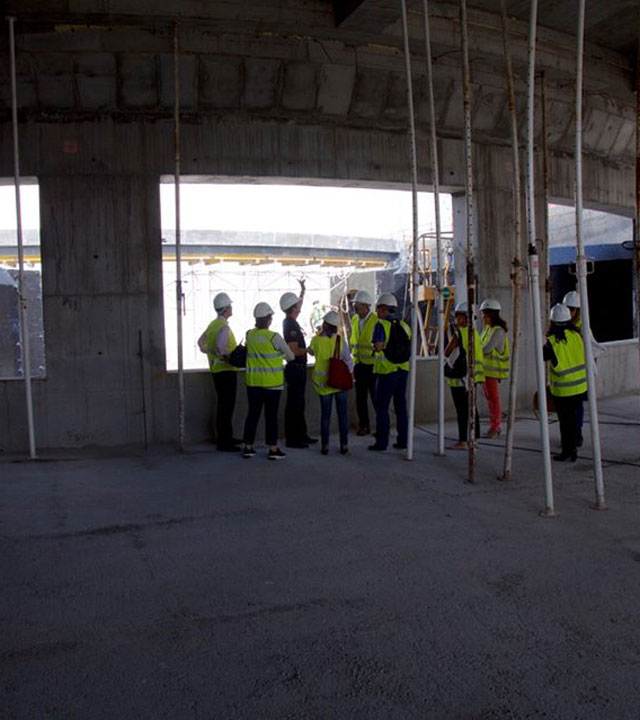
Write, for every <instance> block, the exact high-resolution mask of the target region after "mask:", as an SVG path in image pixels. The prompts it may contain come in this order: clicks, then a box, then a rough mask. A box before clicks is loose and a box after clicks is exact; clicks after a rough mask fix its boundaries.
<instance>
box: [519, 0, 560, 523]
mask: <svg viewBox="0 0 640 720" xmlns="http://www.w3.org/2000/svg"><path fill="white" fill-rule="evenodd" d="M537 22H538V0H531V15H530V18H529V42H528V50H527V62H528V67H527V168H526V170H527V192H526V199H527V238H528V240H529V251H528V252H529V286H530V289H531V304H532V310H533V329H534V341H535V342H534V344H535V358H536V377H537V380H538V406H539V416H540V439H541V443H542V463H543V467H544V491H545V508H544V510H541V511H540V515H541V516H542V517H547V518H552V517H555V516H556V514H555V510H554V508H553V476H552V474H551V445H550V442H549V414H548V412H547V393H546V390H547V388H546V379H545V372H544V370H545V368H544V358H543V355H542V344H543V343H542V319H541V317H540V267H539V262H538V251H537V249H536V215H535V213H536V209H535V185H534V160H535V159H534V142H533V141H534V135H533V133H534V114H535V88H536V25H537Z"/></svg>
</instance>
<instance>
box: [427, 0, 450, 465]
mask: <svg viewBox="0 0 640 720" xmlns="http://www.w3.org/2000/svg"><path fill="white" fill-rule="evenodd" d="M422 8H423V16H424V42H425V59H426V62H427V91H428V97H429V125H430V128H429V129H430V131H431V133H430V135H431V167H432V172H433V202H434V211H435V221H436V256H437V263H438V270H437V272H436V293H437V298H436V301H437V313H438V451H437V452H436V455H444V454H445V452H444V297H443V296H442V292H443V289H444V287H445V285H446V284H447V283H446V278H445V275H444V257H443V254H442V231H441V223H440V169H439V163H438V137H437V135H436V106H435V100H434V97H433V63H432V60H431V28H430V27H429V0H423V4H422Z"/></svg>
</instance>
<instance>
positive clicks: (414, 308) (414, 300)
mask: <svg viewBox="0 0 640 720" xmlns="http://www.w3.org/2000/svg"><path fill="white" fill-rule="evenodd" d="M400 4H401V7H402V34H403V36H404V64H405V70H406V74H407V104H408V106H409V140H410V144H411V202H412V208H413V253H412V255H413V261H412V268H411V373H410V375H409V436H408V438H407V454H406V456H405V459H406V460H413V435H414V433H413V424H414V422H415V415H416V369H417V364H418V362H417V349H418V252H419V248H418V154H417V150H416V121H415V115H414V112H413V84H412V80H411V55H410V51H409V25H408V22H407V3H406V0H401V2H400Z"/></svg>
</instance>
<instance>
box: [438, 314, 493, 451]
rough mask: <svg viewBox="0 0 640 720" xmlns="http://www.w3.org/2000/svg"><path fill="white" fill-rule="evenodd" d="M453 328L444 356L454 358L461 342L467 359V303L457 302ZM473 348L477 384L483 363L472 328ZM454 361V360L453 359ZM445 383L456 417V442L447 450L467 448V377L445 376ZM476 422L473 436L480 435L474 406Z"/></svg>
mask: <svg viewBox="0 0 640 720" xmlns="http://www.w3.org/2000/svg"><path fill="white" fill-rule="evenodd" d="M454 322H455V326H454V330H453V333H452V337H451V339H450V340H449V343H448V344H447V347H446V348H445V351H444V355H445V358H451V359H452V360H454V351H455V350H456V348H459V347H460V345H461V344H462V349H463V350H464V352H465V353H466V356H467V359H468V358H469V352H468V349H469V331H468V327H469V312H468V310H467V303H466V302H462V303H458V304H457V305H456V308H455V313H454ZM473 337H474V343H473V350H474V367H475V371H474V376H473V377H474V382H475V383H476V385H479V384H481V383H483V382H484V380H485V377H484V365H483V359H482V342H481V340H480V333H479V332H478V331H477V330H476V329H475V328H474V329H473ZM454 361H455V360H454ZM450 364H451V363H450ZM447 383H448V385H449V387H450V388H451V397H452V398H453V405H454V407H455V409H456V417H457V419H458V442H456V443H454V444H453V445H451V446H450V447H449V448H448V449H449V450H467V449H468V448H469V443H468V437H469V392H468V390H467V378H466V377H463V378H449V377H448V378H447ZM475 416H476V422H475V436H476V438H479V437H480V417H479V416H478V409H477V407H476V412H475Z"/></svg>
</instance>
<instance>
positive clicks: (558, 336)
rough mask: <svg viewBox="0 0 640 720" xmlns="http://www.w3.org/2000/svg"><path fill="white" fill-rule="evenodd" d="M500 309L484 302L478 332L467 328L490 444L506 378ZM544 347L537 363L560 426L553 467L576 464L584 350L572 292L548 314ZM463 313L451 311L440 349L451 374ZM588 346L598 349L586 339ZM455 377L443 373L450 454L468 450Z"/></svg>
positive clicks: (461, 346)
mask: <svg viewBox="0 0 640 720" xmlns="http://www.w3.org/2000/svg"><path fill="white" fill-rule="evenodd" d="M501 309H502V308H501V306H500V303H499V302H498V301H497V300H495V299H493V298H487V299H486V300H485V301H484V302H483V303H482V304H481V305H480V312H481V315H482V322H483V326H484V328H483V331H482V333H479V332H478V330H477V329H476V328H473V332H472V333H471V334H472V335H473V338H474V346H473V347H474V351H473V363H474V365H473V378H474V383H475V384H476V385H482V386H483V389H484V395H485V397H486V400H487V406H488V409H489V430H488V431H487V433H486V434H485V435H484V437H486V438H495V437H498V436H499V435H500V432H501V418H502V409H501V405H500V390H499V384H500V381H501V380H505V379H507V378H508V377H509V355H510V351H509V339H508V336H507V325H506V323H505V321H504V320H503V319H502V317H501V316H500V311H501ZM549 322H550V324H549V330H548V332H547V341H546V343H545V345H544V348H543V357H544V359H545V360H546V361H548V363H549V366H548V377H549V390H550V393H551V395H552V396H553V399H554V405H555V410H556V413H557V415H558V421H559V425H560V443H561V451H560V452H559V453H557V454H555V455H554V456H553V459H554V460H556V461H559V462H564V461H566V460H569V461H571V462H575V461H576V459H577V448H578V447H580V446H581V445H582V442H583V437H582V425H583V421H584V404H583V402H584V400H585V399H586V392H587V369H586V362H585V352H584V344H583V340H582V335H581V333H580V331H581V327H582V320H581V317H580V296H579V295H578V293H577V292H575V291H572V292H570V293H567V294H566V295H565V297H564V298H563V301H562V303H558V304H556V305H554V306H553V307H552V308H551V313H550V317H549ZM469 335H470V333H469V311H468V307H467V303H464V302H463V303H459V304H458V305H457V306H456V307H455V311H454V327H453V330H452V332H451V337H450V339H449V342H448V344H447V347H446V349H445V358H446V359H447V360H446V362H447V363H448V365H449V367H450V368H453V367H454V366H455V364H456V361H457V360H458V356H459V354H460V353H462V354H463V355H464V357H465V358H468V357H469ZM592 344H593V345H594V347H595V348H599V347H600V346H599V345H598V343H597V342H596V341H595V340H594V339H593V338H592ZM467 367H468V365H467V364H466V363H464V372H461V373H460V376H459V377H455V374H456V373H455V372H449V373H447V374H448V375H449V377H448V378H447V382H448V384H449V386H450V388H451V395H452V398H453V403H454V406H455V408H456V415H457V420H458V441H457V442H456V443H455V444H454V445H452V446H451V449H456V450H463V449H466V448H468V432H469V392H468V379H467V370H466V368H467ZM475 437H476V438H478V437H480V419H479V416H478V411H477V408H476V410H475Z"/></svg>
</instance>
